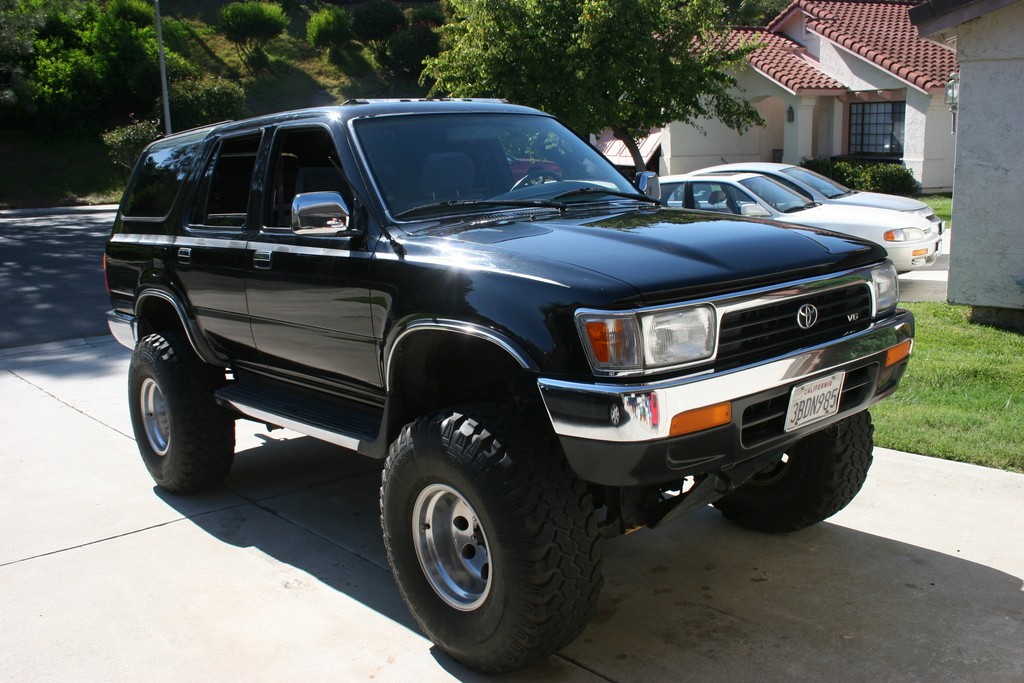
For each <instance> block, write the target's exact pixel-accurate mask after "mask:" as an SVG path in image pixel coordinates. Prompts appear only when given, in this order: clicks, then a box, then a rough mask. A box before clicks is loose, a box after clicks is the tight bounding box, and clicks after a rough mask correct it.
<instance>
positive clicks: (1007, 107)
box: [948, 2, 1024, 310]
mask: <svg viewBox="0 0 1024 683" xmlns="http://www.w3.org/2000/svg"><path fill="white" fill-rule="evenodd" d="M1021 26H1024V3H1021V2H1018V3H1016V4H1014V5H1010V6H1007V7H1004V8H1002V9H999V10H996V11H994V12H992V13H990V14H987V15H984V16H982V17H980V18H978V19H976V20H974V21H971V22H968V23H966V24H961V25H960V26H959V28H958V30H957V58H958V59H959V61H960V109H959V116H958V122H957V136H956V137H957V140H956V144H957V149H956V184H955V188H954V193H953V226H954V227H953V230H954V232H955V234H956V248H955V249H954V250H953V252H952V256H951V261H950V270H949V287H948V296H949V299H950V301H952V302H953V303H958V304H970V305H975V306H991V307H994V308H1008V309H1017V310H1024V219H1022V217H1021V216H1022V213H1024V211H1022V206H1024V204H1022V202H1021V201H1020V200H1019V195H1020V192H1019V190H1018V189H1017V188H1018V186H1019V185H1020V182H1021V178H1024V116H1022V114H1021V112H1022V111H1024V89H1022V88H1021V82H1020V75H1021V74H1022V73H1024V33H1022V32H1021V30H1020V27H1021Z"/></svg>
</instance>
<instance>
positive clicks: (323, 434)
mask: <svg viewBox="0 0 1024 683" xmlns="http://www.w3.org/2000/svg"><path fill="white" fill-rule="evenodd" d="M225 402H226V403H228V404H229V405H231V407H232V408H234V409H235V410H237V411H238V412H240V413H241V414H242V415H245V416H247V417H251V418H253V419H255V420H259V421H260V422H265V423H267V424H272V425H277V426H278V427H284V428H285V429H290V430H292V431H293V432H298V433H299V434H305V435H306V436H311V437H313V438H314V439H319V440H320V441H326V442H328V443H333V444H334V445H336V446H341V447H343V448H348V449H351V450H353V451H358V450H359V448H360V446H361V445H362V444H363V442H362V441H360V440H359V439H353V438H352V437H349V436H345V435H344V434H338V433H337V432H331V431H327V430H326V429H320V428H319V427H314V426H312V425H309V424H306V423H305V422H299V421H298V420H292V419H289V418H286V417H281V416H280V415H275V414H274V413H271V412H268V411H266V410H261V409H259V408H254V407H253V406H250V405H248V404H245V403H242V402H240V401H234V400H229V399H228V400H225Z"/></svg>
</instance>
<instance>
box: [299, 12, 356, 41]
mask: <svg viewBox="0 0 1024 683" xmlns="http://www.w3.org/2000/svg"><path fill="white" fill-rule="evenodd" d="M351 39H352V17H351V16H350V15H349V13H348V12H346V11H345V10H343V9H341V8H340V7H327V8H324V9H322V10H320V11H319V12H317V13H315V14H314V15H313V16H311V17H310V18H309V22H308V23H307V24H306V41H307V42H308V43H309V44H310V45H312V46H313V47H315V48H316V49H317V50H332V49H334V50H336V49H338V48H339V47H341V46H343V45H344V44H345V43H347V42H348V41H349V40H351Z"/></svg>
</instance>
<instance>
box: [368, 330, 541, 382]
mask: <svg viewBox="0 0 1024 683" xmlns="http://www.w3.org/2000/svg"><path fill="white" fill-rule="evenodd" d="M417 332H449V333H454V334H461V335H465V336H468V337H474V338H476V339H482V340H484V341H488V342H490V343H492V344H494V345H495V346H497V347H499V348H500V349H502V350H503V351H505V352H506V353H507V354H508V355H509V356H510V357H511V358H512V359H513V360H515V361H516V362H517V363H518V364H519V366H520V367H521V368H523V369H524V370H528V371H530V372H534V373H537V372H540V368H539V366H538V365H537V363H536V362H534V360H533V358H531V357H530V355H529V354H528V353H526V351H525V350H524V349H523V348H522V347H521V346H520V345H519V344H518V343H516V341H515V340H513V339H511V338H510V337H508V336H507V335H504V334H502V333H500V332H498V331H497V330H494V329H492V328H490V327H487V326H485V325H481V324H479V323H470V322H466V321H463V320H454V319H449V318H420V319H417V320H412V321H410V322H407V323H404V324H403V325H402V326H401V327H400V329H399V330H398V331H397V332H396V333H395V334H393V335H391V339H390V340H389V341H388V343H387V344H386V345H385V346H384V354H383V355H384V358H383V379H384V390H385V391H386V392H389V393H390V391H391V367H392V362H393V360H394V355H395V350H396V349H398V348H399V347H400V346H401V344H402V341H403V340H405V339H406V338H407V337H409V336H411V335H413V334H415V333H417Z"/></svg>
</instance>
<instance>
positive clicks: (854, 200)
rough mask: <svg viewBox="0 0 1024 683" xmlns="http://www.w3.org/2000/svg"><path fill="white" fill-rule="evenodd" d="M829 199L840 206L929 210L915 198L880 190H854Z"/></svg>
mask: <svg viewBox="0 0 1024 683" xmlns="http://www.w3.org/2000/svg"><path fill="white" fill-rule="evenodd" d="M829 201H830V202H834V203H835V204H837V205H840V206H872V207H874V208H876V209H889V210H890V211H920V210H921V209H929V212H930V211H931V209H930V208H929V206H928V205H927V204H925V203H924V202H919V201H917V200H916V199H911V198H910V197H900V196H899V195H895V194H882V193H880V192H854V193H853V194H849V195H846V196H845V197H836V198H835V199H830V200H829Z"/></svg>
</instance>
